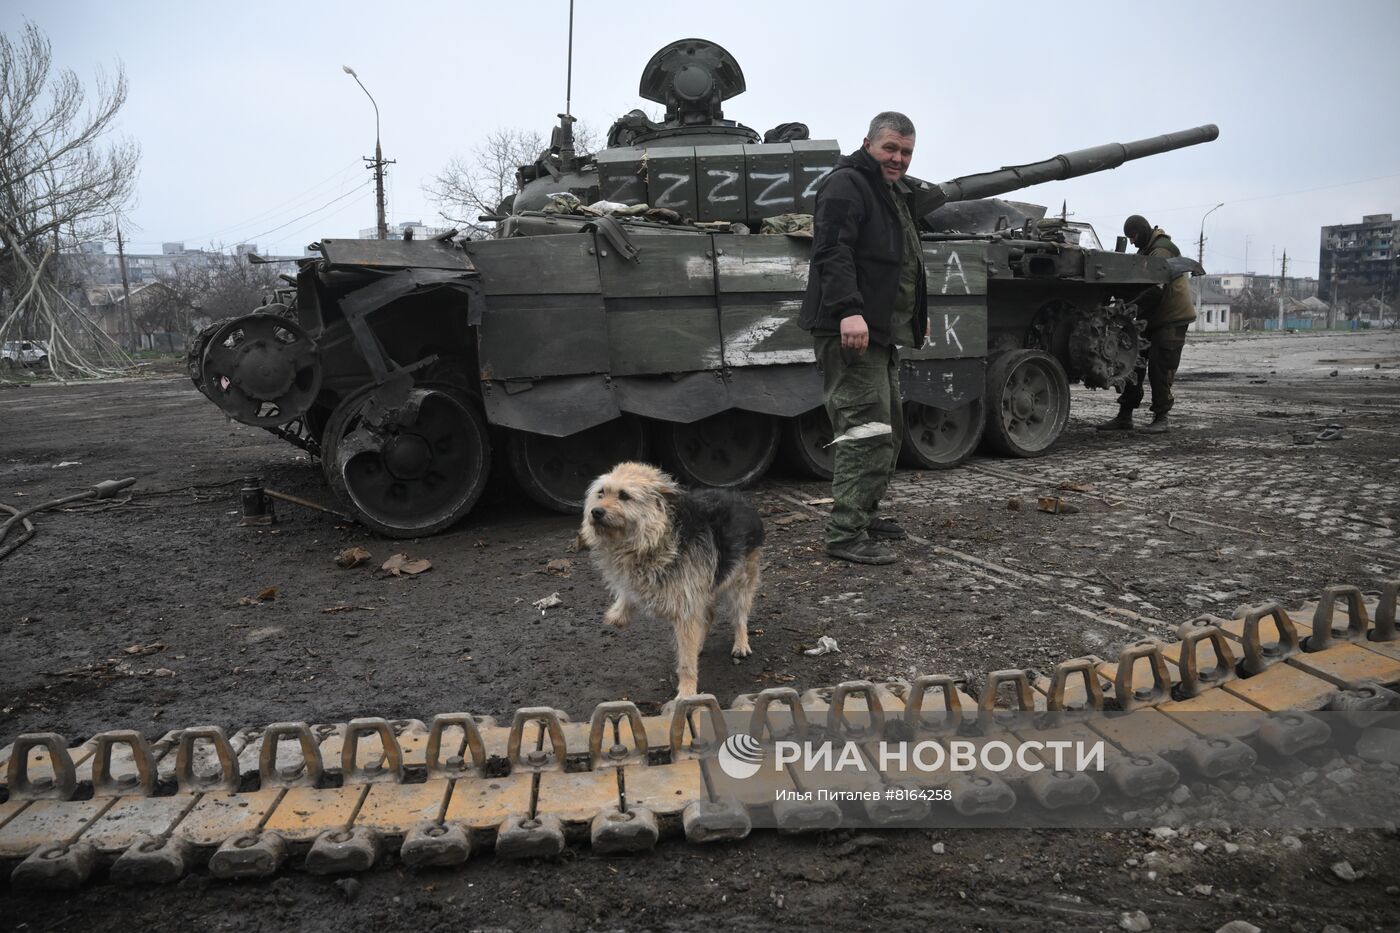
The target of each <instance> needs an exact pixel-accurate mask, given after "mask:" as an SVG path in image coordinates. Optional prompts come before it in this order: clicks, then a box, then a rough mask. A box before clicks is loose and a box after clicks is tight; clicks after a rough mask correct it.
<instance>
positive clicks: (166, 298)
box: [133, 249, 284, 349]
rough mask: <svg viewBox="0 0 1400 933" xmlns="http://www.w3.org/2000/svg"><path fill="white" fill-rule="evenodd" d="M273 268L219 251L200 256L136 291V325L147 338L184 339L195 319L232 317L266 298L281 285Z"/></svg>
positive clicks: (190, 332) (259, 303)
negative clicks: (174, 336) (164, 335)
mask: <svg viewBox="0 0 1400 933" xmlns="http://www.w3.org/2000/svg"><path fill="white" fill-rule="evenodd" d="M278 269H279V266H278V264H276V263H253V262H250V261H249V259H248V257H247V256H244V255H235V254H232V253H228V252H224V251H223V250H218V249H216V250H211V251H210V252H206V253H203V254H201V255H200V257H199V258H198V259H193V260H191V261H189V262H185V263H181V264H179V265H177V266H176V268H175V271H174V272H173V273H172V274H169V275H164V276H162V277H161V279H160V281H159V282H157V283H154V284H153V285H152V286H149V287H147V288H146V289H143V290H142V292H141V294H140V296H139V297H140V299H141V300H140V301H139V302H138V306H137V307H136V308H134V309H133V313H134V315H135V318H136V324H137V326H138V327H140V328H141V330H142V332H143V333H145V334H146V335H147V336H148V337H150V336H151V335H152V334H156V333H167V334H182V335H184V336H187V337H188V336H190V335H192V334H193V333H194V332H195V330H197V327H196V326H195V319H196V318H207V319H208V320H210V321H217V320H220V319H222V318H230V317H236V316H239V315H243V314H247V313H248V312H249V311H251V310H253V309H254V308H256V307H258V306H259V305H261V304H262V303H263V302H264V300H267V299H270V297H271V295H272V293H273V291H274V290H275V289H276V288H278V287H279V286H281V285H283V284H284V283H283V281H282V280H281V279H280V278H278V272H277V270H278ZM171 349H174V347H172V348H171Z"/></svg>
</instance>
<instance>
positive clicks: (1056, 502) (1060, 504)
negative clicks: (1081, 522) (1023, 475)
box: [1036, 496, 1079, 515]
mask: <svg viewBox="0 0 1400 933" xmlns="http://www.w3.org/2000/svg"><path fill="white" fill-rule="evenodd" d="M1036 508H1037V509H1039V510H1040V511H1042V512H1048V513H1050V514H1051V515H1073V514H1074V513H1075V512H1078V511H1079V508H1078V506H1075V505H1071V504H1070V503H1069V502H1066V501H1065V500H1064V499H1061V498H1060V497H1059V496H1041V497H1039V498H1038V499H1036Z"/></svg>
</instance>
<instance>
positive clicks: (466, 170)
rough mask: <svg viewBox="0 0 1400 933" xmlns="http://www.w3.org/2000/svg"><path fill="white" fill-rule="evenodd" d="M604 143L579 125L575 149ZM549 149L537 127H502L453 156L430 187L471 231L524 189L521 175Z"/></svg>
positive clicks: (441, 207)
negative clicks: (482, 219) (486, 215)
mask: <svg viewBox="0 0 1400 933" xmlns="http://www.w3.org/2000/svg"><path fill="white" fill-rule="evenodd" d="M597 147H598V137H597V134H596V133H594V132H593V130H592V129H591V128H590V127H589V126H588V125H587V124H586V123H577V124H575V125H574V150H575V151H576V152H577V154H578V155H580V156H583V155H587V154H589V153H591V152H593V151H594V150H595V149H597ZM546 152H548V148H547V144H546V142H545V138H544V137H543V136H542V135H540V133H538V132H537V131H535V130H522V129H516V128H505V129H498V130H495V131H494V132H492V133H490V134H489V135H488V136H487V137H486V141H485V142H483V143H482V144H481V145H479V146H476V147H475V148H473V149H472V151H471V152H470V153H469V154H468V155H465V156H453V157H452V159H451V160H449V161H448V163H447V165H446V166H445V167H444V168H443V170H442V171H441V172H439V173H438V174H437V175H436V176H434V178H433V180H432V181H431V182H429V183H428V184H427V185H425V186H424V188H423V190H424V193H425V194H427V195H428V197H430V198H432V199H433V200H434V201H436V202H437V204H438V213H439V214H441V215H442V217H443V219H444V220H446V221H448V222H449V223H453V224H457V225H458V226H461V227H466V228H468V229H470V228H472V227H475V226H476V225H477V222H478V221H477V218H478V217H480V216H482V215H483V214H488V215H489V214H495V213H496V212H497V210H498V209H499V208H500V206H501V204H502V202H503V201H505V199H506V198H508V197H510V196H511V195H513V194H515V193H516V191H518V190H519V187H520V186H519V181H518V178H517V176H518V173H519V171H520V169H521V168H522V167H527V166H531V165H533V164H534V163H535V162H537V161H539V160H540V159H541V158H542V157H543V156H544V155H545V153H546Z"/></svg>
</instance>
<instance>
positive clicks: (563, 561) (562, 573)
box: [544, 557, 574, 577]
mask: <svg viewBox="0 0 1400 933" xmlns="http://www.w3.org/2000/svg"><path fill="white" fill-rule="evenodd" d="M544 572H545V573H552V574H554V575H555V576H556V577H567V576H571V575H572V574H573V572H574V562H573V561H571V560H569V559H568V558H567V557H556V558H554V560H552V561H550V562H549V563H547V564H545V565H544Z"/></svg>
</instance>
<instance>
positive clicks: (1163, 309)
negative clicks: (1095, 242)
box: [1098, 214, 1196, 434]
mask: <svg viewBox="0 0 1400 933" xmlns="http://www.w3.org/2000/svg"><path fill="white" fill-rule="evenodd" d="M1123 233H1124V234H1125V235H1126V236H1127V237H1128V239H1130V240H1132V241H1133V245H1134V246H1136V247H1137V250H1138V252H1139V253H1146V254H1147V255H1148V256H1163V257H1167V258H1170V257H1172V256H1180V255H1181V250H1179V249H1177V247H1176V244H1175V243H1173V242H1172V238H1171V237H1169V236H1167V234H1166V233H1165V232H1163V230H1162V228H1161V227H1154V226H1152V224H1150V223H1148V222H1147V220H1146V218H1144V217H1141V216H1140V215H1138V214H1134V215H1133V216H1131V217H1129V218H1128V219H1127V220H1125V221H1124V222H1123ZM1188 278H1189V276H1187V275H1179V276H1177V277H1176V278H1174V279H1172V281H1171V284H1170V285H1168V286H1167V287H1166V288H1165V289H1164V290H1163V293H1162V300H1161V301H1159V302H1158V303H1157V307H1156V308H1155V309H1153V310H1152V311H1151V312H1150V313H1149V315H1148V317H1147V329H1146V331H1145V332H1144V335H1143V336H1145V337H1146V338H1147V342H1148V346H1147V349H1145V350H1143V351H1142V352H1141V354H1140V355H1139V356H1138V366H1137V368H1138V378H1137V381H1136V382H1134V383H1132V384H1131V385H1128V386H1125V387H1124V388H1123V394H1122V395H1121V396H1119V398H1118V414H1117V415H1115V416H1114V417H1113V418H1112V419H1111V420H1109V421H1105V422H1104V423H1103V424H1101V425H1099V426H1098V430H1100V431H1131V430H1132V429H1133V411H1134V410H1135V409H1136V408H1137V407H1138V406H1139V405H1141V404H1142V383H1143V377H1144V370H1145V371H1146V380H1147V381H1148V382H1150V383H1151V384H1152V423H1151V424H1149V425H1147V426H1146V427H1144V428H1143V429H1142V430H1143V433H1145V434H1165V433H1166V432H1167V431H1168V430H1170V428H1171V425H1170V424H1169V423H1168V420H1167V412H1169V411H1171V410H1172V405H1173V404H1174V403H1175V402H1176V399H1175V398H1174V397H1173V396H1172V381H1173V380H1175V379H1176V369H1177V367H1178V366H1180V365H1181V350H1182V348H1183V347H1185V346H1186V330H1187V328H1189V327H1190V326H1191V322H1192V321H1194V320H1195V319H1196V308H1195V306H1194V305H1193V304H1192V303H1191V289H1190V287H1189V286H1188V285H1187V279H1188Z"/></svg>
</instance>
